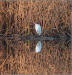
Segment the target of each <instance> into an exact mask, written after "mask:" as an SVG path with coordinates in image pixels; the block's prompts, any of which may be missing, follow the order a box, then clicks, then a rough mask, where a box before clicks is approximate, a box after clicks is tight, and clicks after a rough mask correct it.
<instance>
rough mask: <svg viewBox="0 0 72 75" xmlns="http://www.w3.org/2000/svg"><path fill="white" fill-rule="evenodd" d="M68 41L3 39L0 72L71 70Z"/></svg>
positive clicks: (1, 42)
mask: <svg viewBox="0 0 72 75" xmlns="http://www.w3.org/2000/svg"><path fill="white" fill-rule="evenodd" d="M66 43H67V42H66V41H65V40H59V41H56V40H54V41H53V40H52V41H51V40H50V41H47V40H46V41H42V42H41V41H35V40H34V41H29V40H26V41H22V40H19V41H18V40H17V39H11V40H10V39H2V40H0V72H6V73H12V74H14V73H15V74H19V73H23V74H30V73H32V74H34V73H35V74H36V73H43V72H44V73H47V74H49V73H55V72H58V73H60V72H62V73H64V72H70V63H71V62H70V53H71V49H70V47H69V45H66ZM68 44H69V42H68ZM36 49H37V51H36ZM36 52H38V53H36ZM4 55H5V56H4Z"/></svg>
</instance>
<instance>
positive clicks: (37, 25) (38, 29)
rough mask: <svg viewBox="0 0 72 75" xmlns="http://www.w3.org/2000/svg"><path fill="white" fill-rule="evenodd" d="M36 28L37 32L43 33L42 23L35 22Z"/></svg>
mask: <svg viewBox="0 0 72 75" xmlns="http://www.w3.org/2000/svg"><path fill="white" fill-rule="evenodd" d="M35 30H36V32H37V34H38V35H41V33H42V29H41V26H40V24H35Z"/></svg>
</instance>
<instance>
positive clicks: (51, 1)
mask: <svg viewBox="0 0 72 75" xmlns="http://www.w3.org/2000/svg"><path fill="white" fill-rule="evenodd" d="M33 23H40V24H41V26H42V31H43V32H45V31H47V32H48V33H46V32H45V33H44V35H45V34H49V35H51V34H52V35H53V33H52V32H51V29H52V28H54V27H55V28H56V31H55V32H56V33H60V34H65V33H64V32H65V31H66V32H67V31H68V30H69V31H70V5H69V0H65V1H64V0H35V1H33V0H30V1H29V0H27V1H24V0H23V1H22V0H18V1H14V2H8V1H6V2H0V34H22V35H30V34H33V32H32V31H33V30H34V29H33V28H32V27H31V25H32V24H33ZM68 28H69V29H68ZM34 33H35V31H34ZM34 42H35V41H34ZM34 42H32V43H31V42H30V41H27V42H24V41H18V39H17V38H14V39H13V40H7V38H6V40H4V39H3V40H2V41H1V42H0V54H1V55H0V58H1V59H0V60H1V61H0V73H1V74H3V73H5V74H6V73H7V74H14V73H15V74H26V75H27V74H30V73H31V74H32V75H38V74H39V75H40V74H41V75H48V74H49V75H50V74H51V75H52V74H54V73H55V74H60V73H63V74H67V73H71V67H70V66H71V61H70V53H71V50H70V48H68V47H66V46H65V45H64V42H63V41H61V42H59V41H58V42H59V43H57V44H56V43H55V42H52V41H49V42H43V48H42V52H41V53H39V54H36V53H35V52H34V48H35V45H36V43H37V42H35V43H34ZM1 47H3V48H1ZM32 48H33V49H32ZM2 51H3V52H2ZM5 54H6V55H5Z"/></svg>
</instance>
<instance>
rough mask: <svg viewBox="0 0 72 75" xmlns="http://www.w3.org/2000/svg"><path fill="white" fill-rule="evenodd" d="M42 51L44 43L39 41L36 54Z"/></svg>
mask: <svg viewBox="0 0 72 75" xmlns="http://www.w3.org/2000/svg"><path fill="white" fill-rule="evenodd" d="M41 49H42V43H41V41H39V42H38V43H37V45H36V48H35V52H36V53H39V52H40V51H41Z"/></svg>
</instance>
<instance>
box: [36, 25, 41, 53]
mask: <svg viewBox="0 0 72 75" xmlns="http://www.w3.org/2000/svg"><path fill="white" fill-rule="evenodd" d="M35 30H36V32H37V34H38V35H39V36H40V35H41V34H42V29H41V26H40V24H35ZM41 49H42V43H41V41H38V43H37V45H36V48H35V52H36V53H39V52H40V51H41Z"/></svg>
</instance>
